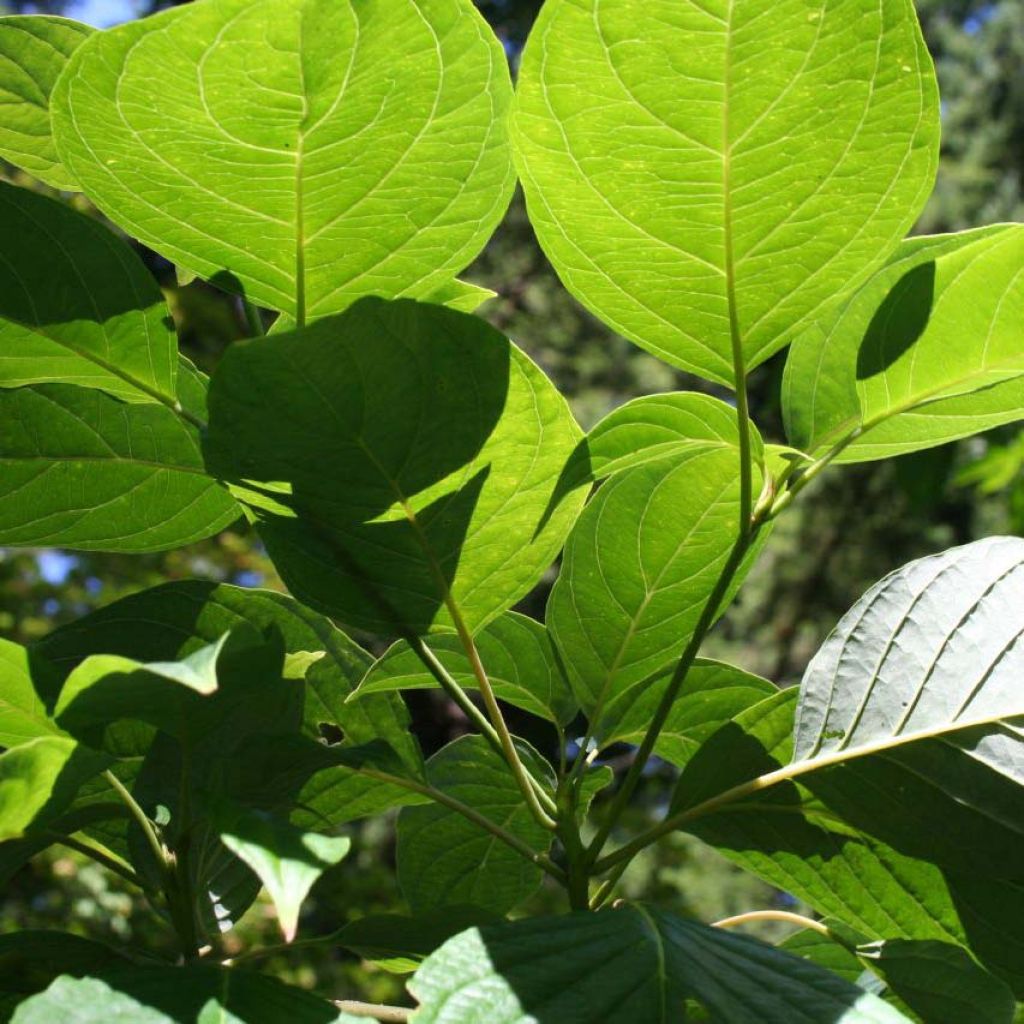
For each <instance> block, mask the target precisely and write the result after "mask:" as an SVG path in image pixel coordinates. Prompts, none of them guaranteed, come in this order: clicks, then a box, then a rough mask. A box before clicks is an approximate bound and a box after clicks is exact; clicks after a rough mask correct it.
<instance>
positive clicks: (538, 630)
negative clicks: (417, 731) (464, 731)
mask: <svg viewBox="0 0 1024 1024" xmlns="http://www.w3.org/2000/svg"><path fill="white" fill-rule="evenodd" d="M474 641H475V643H476V647H477V651H478V652H479V654H480V660H481V661H482V662H483V663H484V665H485V666H486V668H487V675H488V678H489V679H490V681H491V686H492V688H493V689H494V693H495V695H496V696H498V697H499V698H501V700H504V701H507V702H508V703H509V704H513V705H515V706H516V707H518V708H522V709H523V710H524V711H529V712H530V713H531V714H534V715H537V716H539V717H540V718H545V719H547V720H549V721H552V722H557V723H558V724H560V725H565V724H567V723H568V722H571V721H572V719H573V718H574V716H575V715H576V712H577V710H578V707H577V704H576V701H575V698H574V697H573V695H572V691H571V690H570V689H569V686H568V684H567V683H566V681H565V678H564V676H563V675H562V672H561V670H560V669H559V667H558V665H557V664H556V662H555V655H554V650H553V649H552V647H551V641H550V640H549V638H548V635H547V630H545V629H544V627H543V626H542V625H541V624H540V623H539V622H537V621H535V620H534V619H531V618H529V617H528V616H526V615H520V614H518V613H517V612H505V613H504V614H503V615H500V616H499V617H498V618H496V619H495V620H494V621H493V622H490V623H488V625H487V626H485V627H484V628H483V629H482V630H481V631H480V632H479V633H478V634H477V635H476V637H474ZM427 646H428V647H429V648H430V649H431V650H432V651H433V652H434V654H436V655H437V659H438V661H440V662H441V664H442V665H443V666H444V667H445V668H446V669H447V670H448V672H449V673H450V674H451V675H452V677H453V678H454V679H455V681H456V682H457V683H458V684H459V685H460V686H462V687H463V688H466V689H476V687H477V679H476V676H475V675H474V672H473V666H472V665H471V664H470V661H469V657H468V655H467V654H466V652H465V649H464V648H463V646H462V644H461V643H460V641H459V638H458V636H456V635H455V634H454V633H438V634H436V635H435V636H433V637H431V639H430V641H429V643H428V645H427ZM437 685H438V683H437V680H436V679H435V678H434V677H433V676H432V675H431V674H430V673H429V672H428V671H427V669H426V667H425V666H424V665H423V662H422V661H421V660H420V658H419V657H418V656H417V654H416V653H415V651H413V649H412V648H411V647H410V646H409V644H408V642H407V641H405V640H399V641H398V643H396V644H394V646H392V647H391V648H390V649H389V650H388V651H386V652H385V654H384V655H383V657H381V658H380V660H379V661H377V662H375V663H374V665H373V667H372V668H371V669H370V671H369V672H368V673H367V674H366V678H365V679H364V680H363V681H362V682H361V683H360V684H359V689H358V690H356V692H355V693H354V694H353V695H352V699H361V698H362V697H363V695H364V694H371V693H380V692H384V691H388V690H423V689H430V688H433V687H436V686H437Z"/></svg>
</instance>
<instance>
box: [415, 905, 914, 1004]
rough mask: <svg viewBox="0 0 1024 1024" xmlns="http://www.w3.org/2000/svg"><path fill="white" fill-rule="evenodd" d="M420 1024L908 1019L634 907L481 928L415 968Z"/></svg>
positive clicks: (741, 941)
mask: <svg viewBox="0 0 1024 1024" xmlns="http://www.w3.org/2000/svg"><path fill="white" fill-rule="evenodd" d="M409 987H410V990H411V991H412V993H413V995H415V996H416V998H417V999H419V1000H420V1001H421V1003H422V1004H423V1005H422V1007H421V1009H420V1010H419V1012H418V1013H417V1016H416V1021H417V1024H518V1022H520V1021H525V1020H535V1021H544V1022H547V1021H552V1022H554V1021H568V1020H578V1021H586V1022H587V1024H620V1022H621V1021H624V1020H635V1021H643V1022H644V1024H669V1022H670V1021H671V1022H674V1021H678V1020H681V1019H683V1005H684V1002H685V1000H686V999H687V997H693V998H696V999H698V1000H699V1001H700V1002H701V1003H703V1004H704V1005H705V1006H706V1007H707V1008H708V1010H709V1011H710V1012H711V1018H712V1020H719V1021H728V1022H729V1024H793V1021H794V1020H800V1021H802V1022H806V1024H868V1022H871V1024H883V1022H885V1024H889V1022H892V1024H896V1022H900V1021H903V1022H905V1021H906V1018H905V1017H904V1016H903V1015H902V1014H900V1013H898V1012H897V1011H896V1010H893V1009H891V1008H890V1007H888V1006H886V1005H885V1003H883V1002H881V1000H879V999H878V998H877V997H875V996H873V995H870V994H868V993H866V992H862V991H861V990H860V989H858V988H856V987H855V986H853V985H850V984H849V983H848V982H846V981H843V980H842V979H841V978H838V977H836V976H835V975H832V974H830V973H829V972H827V971H825V970H822V969H821V968H819V967H816V966H815V965H814V964H811V963H808V962H806V961H804V960H800V959H799V958H797V957H794V956H790V955H789V954H787V953H783V952H780V951H779V950H777V949H774V948H772V947H771V946H766V945H763V944H762V943H760V942H757V941H755V940H753V939H748V938H746V937H745V936H741V935H733V934H731V933H729V932H724V931H721V930H719V929H715V928H708V927H706V926H705V925H702V924H697V923H696V922H693V921H686V920H683V919H682V918H679V917H674V916H672V915H669V914H665V913H662V912H661V911H657V910H653V909H651V908H648V907H640V906H636V905H629V906H626V907H623V908H621V909H619V910H614V911H606V912H604V913H600V914H571V915H569V916H567V917H557V918H535V919H532V920H527V921H517V922H514V923H512V924H504V925H495V926H493V927H486V928H479V929H477V928H474V929H472V930H471V931H467V932H463V933H462V934H461V935H458V936H456V937H455V938H454V939H451V940H450V941H449V942H447V943H445V945H444V946H442V947H441V948H440V949H439V950H438V951H437V952H436V953H435V954H434V955H433V956H431V957H430V958H429V959H428V960H427V961H426V962H425V963H424V965H423V966H422V967H421V968H420V969H419V971H418V972H417V973H416V976H415V978H414V979H413V981H412V982H411V983H410V986H409Z"/></svg>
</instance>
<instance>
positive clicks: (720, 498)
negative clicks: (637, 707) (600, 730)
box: [547, 451, 760, 730]
mask: <svg viewBox="0 0 1024 1024" xmlns="http://www.w3.org/2000/svg"><path fill="white" fill-rule="evenodd" d="M755 477H759V475H758V474H757V473H755ZM758 487H760V479H759V478H758V479H757V480H756V482H755V490H756V488H758ZM739 489H740V484H739V460H738V459H737V458H736V455H735V453H734V452H731V451H705V452H702V453H697V454H682V455H678V456H676V457H674V458H666V459H659V460H658V461H657V462H651V463H648V464H647V465H643V466H638V467H636V468H634V469H631V470H629V471H628V472H624V473H620V474H617V475H616V476H615V477H613V478H612V479H611V480H609V481H608V482H607V483H606V484H605V485H604V486H603V487H601V489H600V490H599V491H598V492H597V495H596V496H595V497H594V499H593V500H592V501H591V502H590V504H589V505H588V506H587V509H586V511H585V512H584V513H583V515H582V516H581V517H580V520H579V522H578V523H577V525H576V528H575V529H574V530H573V532H572V534H571V535H570V537H569V541H568V544H567V545H566V549H565V557H564V559H563V562H562V569H561V574H560V575H559V577H558V581H557V583H556V584H555V587H554V590H553V591H552V593H551V599H550V601H549V603H548V613H547V621H548V628H549V629H550V631H551V635H552V637H553V638H554V640H555V643H556V645H557V647H558V649H559V651H560V652H561V655H562V657H563V659H564V661H565V664H566V667H567V669H568V672H569V676H570V679H571V681H572V685H573V688H574V690H575V691H576V695H577V697H578V699H579V701H580V704H581V705H582V706H583V709H584V711H586V712H587V714H588V716H589V717H591V718H592V719H594V720H603V727H604V729H606V730H611V729H614V727H615V723H614V722H611V721H610V720H608V719H607V717H606V716H605V711H606V709H607V707H608V705H609V704H611V703H612V702H613V701H615V700H616V698H621V697H622V695H623V694H625V693H626V692H627V691H630V690H633V688H637V689H636V690H635V692H634V693H633V698H634V699H636V698H637V697H638V695H639V694H640V693H641V692H642V691H641V689H640V688H639V684H641V683H643V682H645V681H647V680H650V679H651V678H652V677H653V676H655V675H656V674H657V673H658V672H660V670H661V669H663V668H665V667H666V665H668V664H669V663H670V662H672V661H673V660H674V659H675V658H677V657H678V656H679V655H680V654H681V653H682V650H683V648H684V647H685V646H686V643H687V641H688V640H689V638H690V635H691V634H692V632H693V629H694V628H695V626H696V624H697V621H698V619H699V618H700V615H701V613H702V611H703V608H704V604H705V602H706V601H707V600H708V598H709V596H710V595H711V592H712V591H713V590H714V587H715V584H716V583H717V581H718V577H719V574H720V573H721V570H722V568H723V566H724V564H725V562H726V560H727V559H728V557H729V555H730V552H731V551H732V548H733V545H734V543H735V541H736V537H737V533H738V529H739V518H740V502H739ZM751 561H752V558H748V560H747V563H746V565H747V566H749V564H750V563H751ZM744 574H745V573H744V571H740V572H739V573H737V576H736V580H735V582H734V584H733V586H732V587H731V589H730V595H729V596H730V598H731V595H732V594H733V593H735V591H736V590H737V589H738V587H739V582H740V580H741V579H742V577H743V575H744ZM727 604H728V601H727V600H725V601H722V602H721V604H720V606H719V614H720V613H721V611H723V610H724V609H725V607H726V606H727ZM618 707H619V708H620V709H621V710H622V711H623V712H624V711H625V710H626V709H627V708H628V702H626V701H621V700H620V702H619V704H618Z"/></svg>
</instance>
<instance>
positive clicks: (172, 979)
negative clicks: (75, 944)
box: [12, 967, 361, 1024]
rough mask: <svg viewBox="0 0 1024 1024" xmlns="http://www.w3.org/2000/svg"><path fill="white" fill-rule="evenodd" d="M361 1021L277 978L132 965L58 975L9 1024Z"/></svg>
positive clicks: (356, 1023)
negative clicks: (58, 1023) (83, 974)
mask: <svg viewBox="0 0 1024 1024" xmlns="http://www.w3.org/2000/svg"><path fill="white" fill-rule="evenodd" d="M55 1021H62V1022H66V1024H186V1022H187V1024H214V1022H216V1024H281V1021H289V1024H361V1022H360V1021H359V1020H358V1019H357V1018H355V1017H351V1016H349V1015H348V1014H344V1013H341V1012H339V1011H338V1010H336V1009H335V1008H334V1007H333V1006H331V1004H330V1003H328V1002H325V1001H324V1000H322V999H318V998H317V997H316V996H313V995H310V994H309V993H308V992H303V991H302V990H301V989H297V988H292V987H290V986H288V985H283V984H281V982H279V981H277V980H276V979H275V978H267V977H264V976H262V975H259V974H251V973H249V972H247V971H243V970H223V969H218V968H215V967H185V968H176V967H137V968H133V969H130V970H124V971H109V972H105V973H104V974H103V975H102V976H100V977H89V978H69V977H61V978H58V979H57V980H56V981H55V982H54V983H53V984H52V985H51V986H50V987H49V988H48V989H46V991H45V992H41V993H39V995H36V996H32V997H31V998H30V999H27V1000H26V1001H25V1002H24V1003H22V1004H21V1005H20V1006H19V1007H18V1009H17V1011H16V1012H15V1014H14V1017H13V1019H12V1024H54V1022H55Z"/></svg>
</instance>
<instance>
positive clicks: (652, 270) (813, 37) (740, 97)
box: [513, 0, 939, 386]
mask: <svg viewBox="0 0 1024 1024" xmlns="http://www.w3.org/2000/svg"><path fill="white" fill-rule="evenodd" d="M840 55H841V59H839V56H840ZM938 141H939V110H938V91H937V88H936V84H935V79H934V74H933V71H932V66H931V61H930V59H929V57H928V53H927V50H926V48H925V44H924V40H923V39H922V38H921V33H920V29H919V27H918V24H917V18H916V15H915V13H914V6H913V3H912V2H911V0H883V2H880V3H878V4H874V5H872V6H870V7H863V8H857V9H856V10H851V9H850V8H849V7H847V6H846V5H845V4H843V3H838V2H835V0H820V2H819V0H785V2H782V3H779V2H777V0H745V2H744V3H730V2H727V0H711V2H708V3H703V4H698V3H696V2H693V3H683V4H680V3H678V2H675V0H554V2H548V3H547V4H545V6H544V9H543V11H542V12H541V14H540V16H539V17H538V19H537V21H536V23H535V25H534V28H533V31H532V33H531V36H530V40H529V42H528V44H527V47H526V51H525V53H524V55H523V61H522V68H521V71H520V75H519V85H518V97H517V106H516V110H515V116H514V124H513V143H514V146H515V148H516V151H517V152H516V157H517V165H518V170H519V173H520V176H521V178H522V180H523V187H524V189H525V191H526V199H527V206H528V209H529V212H530V219H531V221H532V223H533V226H534V228H535V230H536V232H537V236H538V238H539V240H540V242H541V245H542V246H543V247H544V249H545V251H546V253H547V255H548V257H549V259H550V260H551V262H552V264H553V265H554V266H555V269H556V270H557V271H558V273H559V275H560V276H561V278H562V281H563V282H564V283H565V285H566V287H567V288H568V289H569V290H570V291H571V292H572V293H573V294H574V295H575V296H576V297H577V298H578V299H580V301H581V302H583V304H584V305H586V306H587V307H588V308H589V309H590V310H592V311H593V312H594V313H596V314H597V315H598V316H599V317H601V319H603V320H604V321H605V322H606V323H608V324H609V325H610V326H612V327H613V328H614V329H615V330H616V331H618V332H619V333H621V334H623V335H625V336H626V337H628V338H630V339H631V340H633V341H635V342H636V343H637V344H639V345H641V346H643V347H644V348H645V349H647V350H648V351H650V352H653V353H654V354H655V355H657V356H660V357H661V358H662V359H665V360H666V361H668V362H670V363H672V364H673V365H674V366H678V367H680V368H682V369H684V370H689V371H691V372H693V373H697V374H699V375H700V376H703V377H709V378H711V379H712V380H716V381H719V382H721V383H723V384H727V385H729V386H734V384H735V381H734V366H733V351H732V348H733V346H732V337H731V334H734V335H735V336H736V341H737V344H739V345H741V349H742V351H741V353H739V354H740V355H741V360H742V362H744V363H745V364H746V366H747V367H748V368H750V367H753V366H756V365H757V364H758V363H761V362H763V361H764V360H765V359H767V358H768V357H769V356H770V355H771V354H772V353H773V352H777V351H778V350H779V349H781V348H783V347H784V346H785V345H786V344H788V343H789V342H790V341H791V340H792V339H793V338H794V337H795V336H796V333H797V332H798V330H799V328H800V327H801V326H802V325H806V324H807V323H808V322H809V321H811V320H812V319H813V318H814V317H815V316H816V315H818V314H820V313H821V312H822V311H823V310H824V309H826V308H827V307H828V305H829V304H830V303H831V302H832V301H834V299H835V296H836V295H837V294H838V293H840V292H841V291H842V290H843V289H845V288H848V287H850V286H852V285H854V284H856V283H857V282H858V281H859V280H862V279H863V278H864V277H865V276H866V275H867V274H868V273H869V272H870V271H871V270H872V269H874V267H875V266H877V265H879V264H880V263H881V262H882V261H883V260H884V259H885V257H886V256H887V255H888V253H889V251H890V250H891V249H892V248H893V247H894V246H895V245H896V243H897V242H898V241H899V240H900V239H901V238H902V237H903V235H904V234H905V233H906V232H907V230H908V229H909V228H910V226H911V225H912V224H913V223H914V220H915V219H916V217H917V215H918V213H919V212H920V210H921V208H922V206H923V205H924V202H925V200H926V199H927V198H928V194H929V193H930V191H931V187H932V183H933V180H934V175H935V168H936V164H937V155H938Z"/></svg>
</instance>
